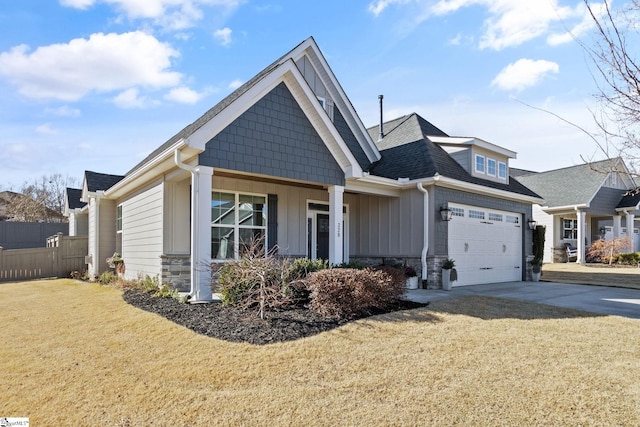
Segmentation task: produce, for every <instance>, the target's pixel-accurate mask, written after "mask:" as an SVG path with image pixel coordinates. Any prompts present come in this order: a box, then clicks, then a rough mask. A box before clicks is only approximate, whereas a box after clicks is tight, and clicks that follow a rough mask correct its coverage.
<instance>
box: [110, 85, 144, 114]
mask: <svg viewBox="0 0 640 427" xmlns="http://www.w3.org/2000/svg"><path fill="white" fill-rule="evenodd" d="M113 103H114V104H116V105H117V106H118V107H120V108H124V109H131V108H145V107H146V106H147V105H148V101H147V98H146V97H144V96H142V97H141V96H140V94H139V91H138V89H137V88H130V89H127V90H125V91H124V92H122V93H120V94H119V95H118V96H116V97H115V98H113Z"/></svg>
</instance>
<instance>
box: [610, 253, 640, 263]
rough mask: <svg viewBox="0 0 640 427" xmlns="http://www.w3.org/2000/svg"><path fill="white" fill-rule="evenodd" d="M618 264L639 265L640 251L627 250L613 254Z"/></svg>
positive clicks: (614, 260)
mask: <svg viewBox="0 0 640 427" xmlns="http://www.w3.org/2000/svg"><path fill="white" fill-rule="evenodd" d="M612 261H613V262H614V263H616V264H625V265H637V264H638V262H640V252H625V253H620V254H615V255H613V260H612Z"/></svg>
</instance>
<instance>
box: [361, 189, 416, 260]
mask: <svg viewBox="0 0 640 427" xmlns="http://www.w3.org/2000/svg"><path fill="white" fill-rule="evenodd" d="M356 197H357V198H358V208H357V212H356V214H355V215H354V216H355V221H354V223H355V224H354V225H355V227H354V228H355V230H354V237H355V236H357V237H355V238H356V244H355V245H352V247H353V246H355V247H353V249H354V251H352V252H351V255H352V256H355V257H416V256H417V257H419V256H420V254H421V252H422V247H423V230H424V224H423V222H424V221H423V219H424V197H423V195H422V193H420V192H419V191H418V190H406V191H403V192H402V193H401V196H400V197H399V198H398V197H383V196H373V195H365V194H360V195H358V196H356Z"/></svg>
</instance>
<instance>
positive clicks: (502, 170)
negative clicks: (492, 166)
mask: <svg viewBox="0 0 640 427" xmlns="http://www.w3.org/2000/svg"><path fill="white" fill-rule="evenodd" d="M498 178H500V179H507V164H506V163H504V162H498Z"/></svg>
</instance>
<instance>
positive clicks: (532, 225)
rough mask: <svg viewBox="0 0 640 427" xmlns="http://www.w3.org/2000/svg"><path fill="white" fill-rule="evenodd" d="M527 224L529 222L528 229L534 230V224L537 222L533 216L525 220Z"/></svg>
mask: <svg viewBox="0 0 640 427" xmlns="http://www.w3.org/2000/svg"><path fill="white" fill-rule="evenodd" d="M527 224H529V230H535V229H536V225H538V223H537V222H536V221H535V220H534V219H533V218H530V219H529V221H527Z"/></svg>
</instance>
